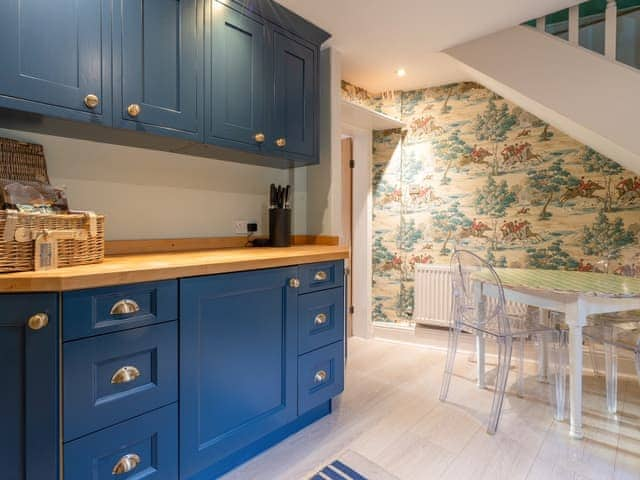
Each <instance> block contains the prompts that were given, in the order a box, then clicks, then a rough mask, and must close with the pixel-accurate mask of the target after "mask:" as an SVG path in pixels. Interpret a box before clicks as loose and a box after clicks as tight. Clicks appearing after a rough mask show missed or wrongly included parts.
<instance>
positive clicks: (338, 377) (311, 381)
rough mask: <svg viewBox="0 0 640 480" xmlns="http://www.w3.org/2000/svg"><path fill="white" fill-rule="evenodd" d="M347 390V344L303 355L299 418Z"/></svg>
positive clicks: (332, 345) (299, 392) (301, 361)
mask: <svg viewBox="0 0 640 480" xmlns="http://www.w3.org/2000/svg"><path fill="white" fill-rule="evenodd" d="M343 390H344V343H343V342H337V343H333V344H331V345H328V346H326V347H322V348H319V349H318V350H315V351H313V352H311V353H307V354H306V355H302V356H301V357H300V359H299V361H298V414H299V415H302V414H304V413H305V412H307V411H309V410H311V409H312V408H315V407H317V406H318V405H321V404H322V403H324V402H326V401H327V400H330V399H332V398H333V397H335V396H336V395H339V394H340V393H342V391H343Z"/></svg>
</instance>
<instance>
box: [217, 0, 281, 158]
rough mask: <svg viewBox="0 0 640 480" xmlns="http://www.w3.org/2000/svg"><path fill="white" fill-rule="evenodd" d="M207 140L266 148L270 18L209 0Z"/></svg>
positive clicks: (250, 147)
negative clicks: (268, 23) (267, 39)
mask: <svg viewBox="0 0 640 480" xmlns="http://www.w3.org/2000/svg"><path fill="white" fill-rule="evenodd" d="M205 10H206V12H205V14H206V18H207V22H206V25H207V26H206V37H205V38H206V44H205V72H206V73H205V105H206V107H205V131H206V138H205V140H206V141H207V142H208V143H213V144H219V145H225V146H230V147H234V146H235V147H240V148H243V149H245V150H249V151H254V152H261V151H262V149H263V145H264V142H265V141H266V138H265V128H266V125H265V107H266V106H267V102H266V97H265V92H268V91H269V89H268V88H267V85H266V83H265V81H266V75H265V48H266V35H267V26H266V22H265V21H264V20H263V19H261V18H260V17H258V16H256V15H252V14H250V13H249V12H246V11H243V10H242V9H241V8H240V7H238V6H235V7H233V8H232V7H231V6H228V5H225V4H224V3H222V2H220V1H217V0H215V1H212V2H206V5H205Z"/></svg>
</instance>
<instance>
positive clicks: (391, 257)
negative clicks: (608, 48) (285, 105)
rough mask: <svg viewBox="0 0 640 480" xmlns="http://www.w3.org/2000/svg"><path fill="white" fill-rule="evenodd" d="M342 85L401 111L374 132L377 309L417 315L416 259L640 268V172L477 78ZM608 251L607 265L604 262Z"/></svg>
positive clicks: (384, 316) (382, 316)
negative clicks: (462, 251) (470, 256)
mask: <svg viewBox="0 0 640 480" xmlns="http://www.w3.org/2000/svg"><path fill="white" fill-rule="evenodd" d="M343 96H344V97H345V98H347V99H348V100H351V101H354V102H357V103H360V104H362V105H364V106H367V107H369V108H372V109H375V110H377V111H380V112H382V113H386V114H387V115H391V116H395V117H396V118H400V119H402V120H403V121H404V122H405V123H406V124H407V129H406V131H400V130H389V131H380V132H375V133H374V154H373V186H372V187H373V198H374V207H373V231H374V233H373V235H374V238H373V245H374V251H373V262H374V265H373V272H374V278H373V297H374V305H373V312H374V320H376V321H383V322H397V323H409V322H410V320H411V312H412V309H413V272H414V267H415V265H416V264H418V263H447V262H448V259H449V255H450V254H451V252H452V251H453V249H454V248H455V247H456V246H457V247H460V248H466V249H469V250H472V251H474V252H476V253H478V254H480V255H481V256H483V257H485V258H487V259H489V260H490V261H491V262H493V263H494V264H495V265H497V266H509V267H534V268H550V269H569V270H579V271H598V270H605V269H607V268H608V271H609V272H610V273H617V274H625V275H639V276H640V244H639V241H638V239H639V238H640V178H639V177H638V176H637V174H635V173H632V172H629V171H627V170H625V169H623V168H622V167H621V166H620V165H618V164H617V163H615V162H613V161H611V160H610V159H608V158H606V157H604V156H602V155H600V154H598V153H597V152H595V151H593V150H591V149H590V148H588V147H585V146H584V145H582V144H580V143H579V142H577V141H575V140H573V139H572V138H570V137H568V136H567V135H565V134H563V133H562V132H560V131H558V130H556V129H555V128H553V127H551V126H550V125H548V124H546V123H545V122H543V121H542V120H540V119H538V118H536V117H535V116H533V115H532V114H530V113H528V112H526V111H524V110H523V109H522V108H520V107H518V106H516V105H514V104H512V103H510V102H508V101H506V100H505V99H503V98H501V97H499V96H498V95H496V94H495V93H493V92H491V91H489V90H487V89H486V88H484V87H482V86H480V85H478V84H475V83H459V84H452V85H445V86H442V87H437V88H427V89H423V90H416V91H410V92H390V93H387V94H385V95H372V94H370V93H368V92H366V91H365V90H363V89H361V88H358V87H356V86H354V85H350V84H348V83H346V82H343ZM603 259H608V265H607V264H605V263H604V262H602V260H603Z"/></svg>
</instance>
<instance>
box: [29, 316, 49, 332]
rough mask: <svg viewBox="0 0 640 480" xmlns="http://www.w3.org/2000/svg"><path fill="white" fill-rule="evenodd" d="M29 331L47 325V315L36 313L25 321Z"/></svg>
mask: <svg viewBox="0 0 640 480" xmlns="http://www.w3.org/2000/svg"><path fill="white" fill-rule="evenodd" d="M27 325H29V328H30V329H31V330H40V329H42V328H44V327H46V326H47V325H49V315H47V314H46V313H36V314H35V315H33V316H31V317H30V318H29V320H28V321H27Z"/></svg>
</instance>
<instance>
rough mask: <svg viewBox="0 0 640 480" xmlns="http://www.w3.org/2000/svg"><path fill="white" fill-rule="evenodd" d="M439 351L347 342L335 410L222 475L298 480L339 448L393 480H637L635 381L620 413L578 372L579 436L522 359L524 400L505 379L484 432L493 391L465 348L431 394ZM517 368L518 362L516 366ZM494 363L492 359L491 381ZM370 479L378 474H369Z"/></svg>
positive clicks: (623, 387) (599, 381) (639, 431)
mask: <svg viewBox="0 0 640 480" xmlns="http://www.w3.org/2000/svg"><path fill="white" fill-rule="evenodd" d="M443 364H444V352H443V351H442V350H441V349H432V348H428V347H425V346H421V345H415V344H406V343H399V342H391V341H388V340H363V339H359V338H352V339H350V340H349V359H348V362H347V371H346V388H345V392H344V394H343V395H342V396H341V397H340V398H339V399H337V400H336V401H335V402H334V413H333V414H332V415H330V416H328V417H326V418H324V419H322V420H320V421H318V422H316V423H315V424H313V425H311V426H309V427H307V428H306V429H304V430H302V431H301V432H299V433H298V434H296V435H294V436H292V437H289V438H288V439H286V440H285V441H283V442H282V443H280V444H278V445H276V446H275V447H273V448H271V449H270V450H268V451H266V452H264V453H263V454H262V455H260V456H258V457H256V458H254V459H253V460H251V461H249V462H248V463H246V464H244V465H242V466H240V467H239V468H237V469H236V470H234V471H232V472H230V473H229V474H227V475H226V476H225V477H224V480H239V479H242V480H248V479H269V480H273V479H283V480H284V479H286V480H299V479H300V480H301V479H307V478H309V476H310V474H311V473H313V472H314V471H316V469H318V468H319V467H321V466H322V465H324V464H326V463H328V462H330V461H332V460H334V459H335V458H337V457H339V455H340V453H342V452H345V451H348V450H350V451H354V452H356V453H357V454H360V455H362V456H364V457H366V458H367V459H369V460H370V461H372V462H374V463H376V464H378V465H380V466H381V467H382V468H384V469H386V470H387V471H388V472H389V473H391V474H392V475H395V476H396V477H398V478H399V479H403V480H404V479H407V480H412V479H420V480H423V479H424V480H426V479H441V478H442V479H451V480H465V479H474V480H480V479H487V480H496V479H509V480H517V479H531V480H534V479H542V480H553V479H562V480H570V479H576V480H578V479H580V480H583V479H589V480H599V479H612V480H613V479H615V480H623V479H624V480H630V479H638V480H640V386H639V384H638V382H637V381H636V380H635V379H624V380H622V381H621V383H620V386H619V390H620V391H619V405H620V408H619V410H620V411H619V414H618V415H617V416H616V417H611V416H608V415H607V414H606V408H605V399H604V396H603V392H604V379H603V378H602V377H594V376H593V375H585V377H584V386H585V393H584V423H585V425H584V430H585V439H584V440H582V441H580V440H573V439H570V438H569V436H568V424H567V423H566V422H564V423H559V422H555V421H554V420H553V416H552V409H551V406H550V395H551V388H550V385H548V384H544V383H540V382H538V381H537V380H536V376H535V370H534V367H535V365H534V364H533V363H529V364H528V365H527V379H526V397H525V398H518V396H517V395H516V393H515V391H516V389H515V383H514V382H515V379H516V375H515V370H513V369H512V372H511V374H510V379H509V384H510V386H509V393H508V395H507V397H506V399H505V404H504V410H503V417H502V421H501V424H500V427H499V430H498V433H497V434H496V435H495V436H489V435H487V434H486V433H485V422H486V420H487V417H488V413H489V407H490V402H491V399H492V395H493V391H492V390H491V387H490V388H489V389H487V390H479V389H477V388H476V386H475V381H474V368H475V365H474V363H472V361H471V359H470V355H469V354H461V355H459V356H458V359H457V361H456V376H455V377H454V379H453V380H452V385H451V389H450V395H449V400H448V401H447V402H446V403H442V402H440V401H439V400H438V393H439V389H440V381H441V378H442V369H443ZM514 364H515V362H514ZM493 368H494V365H493V364H491V362H489V365H488V369H489V372H488V375H487V378H488V381H489V382H490V384H491V382H492V380H493V374H494V372H493ZM371 480H375V479H371Z"/></svg>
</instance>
